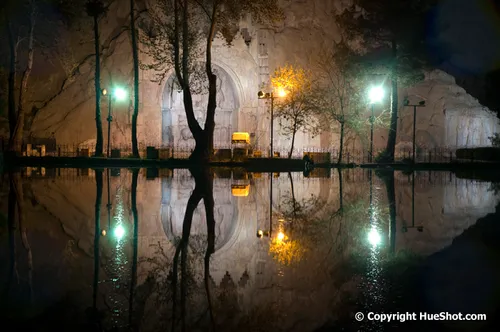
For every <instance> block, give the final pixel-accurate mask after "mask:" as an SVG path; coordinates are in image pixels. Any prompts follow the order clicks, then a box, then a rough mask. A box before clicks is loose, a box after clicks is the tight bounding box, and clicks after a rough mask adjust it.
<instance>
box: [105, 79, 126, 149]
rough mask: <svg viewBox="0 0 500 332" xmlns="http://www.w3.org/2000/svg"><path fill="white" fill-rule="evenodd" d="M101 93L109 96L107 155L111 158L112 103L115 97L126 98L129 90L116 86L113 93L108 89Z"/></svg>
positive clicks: (117, 98) (118, 98)
mask: <svg viewBox="0 0 500 332" xmlns="http://www.w3.org/2000/svg"><path fill="white" fill-rule="evenodd" d="M101 93H102V95H103V96H107V97H108V117H107V118H106V120H107V121H108V147H107V149H106V157H107V158H109V152H110V142H111V121H113V116H112V115H111V104H112V101H113V98H115V99H116V100H119V101H121V100H124V99H125V98H126V97H127V92H126V91H125V89H123V88H120V87H116V88H114V89H113V91H112V92H111V94H110V92H109V91H108V90H107V89H102V90H101Z"/></svg>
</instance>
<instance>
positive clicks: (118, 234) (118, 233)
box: [114, 225, 125, 240]
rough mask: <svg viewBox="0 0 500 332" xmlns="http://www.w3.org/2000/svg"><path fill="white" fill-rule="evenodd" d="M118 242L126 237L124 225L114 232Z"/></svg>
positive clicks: (117, 227)
mask: <svg viewBox="0 0 500 332" xmlns="http://www.w3.org/2000/svg"><path fill="white" fill-rule="evenodd" d="M114 234H115V237H116V239H117V240H121V239H122V238H123V237H124V236H125V228H123V226H122V225H118V226H116V228H115V231H114Z"/></svg>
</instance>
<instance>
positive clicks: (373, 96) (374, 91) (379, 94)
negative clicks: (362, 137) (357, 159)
mask: <svg viewBox="0 0 500 332" xmlns="http://www.w3.org/2000/svg"><path fill="white" fill-rule="evenodd" d="M368 98H369V99H370V106H371V116H370V155H369V162H370V163H371V162H373V123H374V122H375V115H374V114H373V108H374V105H375V103H378V102H380V101H382V99H383V98H384V89H383V88H382V87H381V86H374V87H372V88H371V89H370V91H369V93H368Z"/></svg>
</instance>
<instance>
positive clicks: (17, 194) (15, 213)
mask: <svg viewBox="0 0 500 332" xmlns="http://www.w3.org/2000/svg"><path fill="white" fill-rule="evenodd" d="M7 205H8V216H7V224H8V233H9V251H10V264H9V276H8V282H7V286H6V289H5V291H4V292H5V294H8V292H10V290H11V287H12V286H13V283H14V282H15V283H16V284H19V283H20V279H23V278H22V277H21V278H20V276H19V272H18V268H17V267H18V264H17V258H18V257H17V243H16V234H15V231H16V230H19V235H20V238H21V243H22V246H23V248H24V250H25V252H26V260H27V266H28V276H27V278H26V279H27V281H28V291H29V297H30V301H31V302H33V301H34V294H33V291H34V290H33V253H32V250H31V245H30V242H29V239H28V229H27V227H26V223H25V221H26V220H25V206H24V193H23V182H22V179H21V173H19V172H18V173H10V174H9V196H8V204H7ZM16 217H17V218H16ZM16 221H17V222H16Z"/></svg>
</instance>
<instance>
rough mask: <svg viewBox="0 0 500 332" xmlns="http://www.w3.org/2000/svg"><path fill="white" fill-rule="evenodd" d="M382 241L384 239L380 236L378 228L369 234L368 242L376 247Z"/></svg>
mask: <svg viewBox="0 0 500 332" xmlns="http://www.w3.org/2000/svg"><path fill="white" fill-rule="evenodd" d="M381 241H382V237H381V236H380V234H379V232H378V231H377V229H376V228H372V229H371V230H370V232H369V233H368V242H369V243H370V244H371V245H372V246H374V247H376V246H378V245H379V244H380V242H381Z"/></svg>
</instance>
